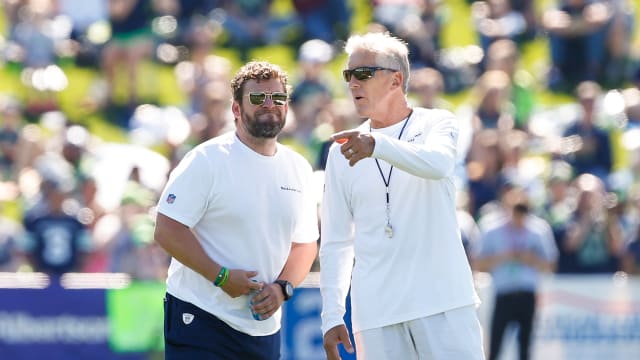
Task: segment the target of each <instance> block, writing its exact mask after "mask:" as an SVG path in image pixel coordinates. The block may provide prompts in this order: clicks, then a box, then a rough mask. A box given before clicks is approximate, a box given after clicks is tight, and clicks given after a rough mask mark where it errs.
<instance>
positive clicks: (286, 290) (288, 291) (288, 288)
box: [275, 280, 293, 301]
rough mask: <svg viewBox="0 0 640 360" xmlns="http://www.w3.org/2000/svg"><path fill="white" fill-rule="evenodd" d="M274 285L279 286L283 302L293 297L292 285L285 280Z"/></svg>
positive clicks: (277, 281)
mask: <svg viewBox="0 0 640 360" xmlns="http://www.w3.org/2000/svg"><path fill="white" fill-rule="evenodd" d="M275 283H276V284H278V285H280V288H281V289H282V295H284V301H287V300H289V299H291V297H292V296H293V285H292V284H291V283H290V282H288V281H287V280H276V281H275Z"/></svg>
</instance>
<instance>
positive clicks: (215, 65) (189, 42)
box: [174, 22, 231, 117]
mask: <svg viewBox="0 0 640 360" xmlns="http://www.w3.org/2000/svg"><path fill="white" fill-rule="evenodd" d="M217 37H218V34H217V33H216V30H215V29H214V28H213V27H212V26H211V24H210V23H208V22H197V23H194V24H192V28H191V31H190V32H189V35H188V36H187V37H186V39H185V40H186V43H185V44H186V46H187V48H188V54H189V58H187V59H184V60H183V61H180V62H179V63H178V64H177V65H176V67H175V69H174V73H175V76H176V80H177V82H178V85H179V86H180V90H182V92H183V93H184V95H185V97H186V99H187V106H186V110H185V111H186V114H187V116H189V117H191V116H192V115H194V114H198V113H203V111H204V108H205V103H206V102H207V101H208V98H209V97H210V95H211V94H210V93H209V90H211V89H210V84H211V83H212V82H214V83H216V82H217V83H223V84H228V83H229V73H230V71H231V62H230V61H229V60H228V59H226V58H224V57H222V56H219V55H217V54H216V53H215V47H214V44H215V41H216V39H217ZM226 92H227V91H223V93H221V94H219V96H221V97H225V95H228V94H226ZM226 98H228V97H226Z"/></svg>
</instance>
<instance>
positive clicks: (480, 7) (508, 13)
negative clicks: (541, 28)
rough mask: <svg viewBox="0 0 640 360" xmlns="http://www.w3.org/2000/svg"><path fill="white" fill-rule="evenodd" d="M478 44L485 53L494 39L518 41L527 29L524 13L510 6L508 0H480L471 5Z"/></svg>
mask: <svg viewBox="0 0 640 360" xmlns="http://www.w3.org/2000/svg"><path fill="white" fill-rule="evenodd" d="M471 15H472V16H473V20H474V24H475V29H476V32H477V33H478V35H479V37H480V46H481V47H482V50H484V52H485V53H486V52H487V50H488V49H489V46H490V45H491V44H492V43H493V42H494V41H496V40H499V39H509V40H513V41H516V42H517V41H519V39H520V38H522V37H524V34H525V33H526V31H527V21H526V19H525V17H524V15H523V14H522V13H520V12H518V11H516V10H514V9H513V8H512V7H511V2H510V0H481V1H476V2H474V3H473V4H472V5H471Z"/></svg>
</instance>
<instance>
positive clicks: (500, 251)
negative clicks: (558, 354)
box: [472, 187, 557, 360]
mask: <svg viewBox="0 0 640 360" xmlns="http://www.w3.org/2000/svg"><path fill="white" fill-rule="evenodd" d="M502 202H503V203H502V206H504V208H505V209H504V213H505V216H503V217H502V218H498V219H495V220H494V221H493V222H492V223H491V224H490V225H488V226H487V227H485V228H483V229H482V236H481V240H480V244H479V246H478V250H477V252H475V253H474V256H473V260H472V263H473V265H474V268H475V269H476V270H478V271H486V272H490V273H491V276H492V284H493V288H494V291H495V303H494V309H493V315H492V317H491V332H490V345H489V356H488V359H490V360H495V359H498V356H499V354H500V350H501V347H502V340H503V337H504V333H505V330H506V328H507V326H508V325H510V324H512V323H515V324H517V325H518V351H519V359H521V360H526V359H530V358H531V355H530V353H529V350H530V343H531V334H532V329H533V323H534V316H535V309H536V291H537V289H538V284H539V282H540V276H541V274H543V273H549V272H552V271H553V267H554V264H555V261H556V257H557V249H556V246H555V243H554V241H553V235H552V233H551V228H550V227H549V225H548V224H547V223H546V222H545V221H544V220H542V219H541V218H538V217H536V216H535V215H533V214H532V213H531V211H530V204H529V200H528V198H527V196H526V195H525V193H524V191H523V190H522V189H521V188H518V187H513V188H511V189H509V190H508V191H506V192H505V194H504V196H503V198H502Z"/></svg>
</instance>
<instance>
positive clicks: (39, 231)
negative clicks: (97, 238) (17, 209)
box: [24, 213, 88, 274]
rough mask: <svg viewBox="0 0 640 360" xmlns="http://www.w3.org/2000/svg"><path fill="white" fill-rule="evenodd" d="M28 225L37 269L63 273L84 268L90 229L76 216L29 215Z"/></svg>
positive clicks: (26, 219)
mask: <svg viewBox="0 0 640 360" xmlns="http://www.w3.org/2000/svg"><path fill="white" fill-rule="evenodd" d="M24 227H25V230H26V232H27V237H28V239H29V241H30V244H29V246H28V247H29V249H30V253H31V255H32V256H33V259H34V261H35V263H34V266H35V270H36V271H42V272H45V273H48V274H62V273H65V272H69V271H78V270H80V269H79V267H80V260H81V253H82V252H84V251H85V250H86V249H87V240H88V232H87V228H86V226H85V225H84V224H83V223H81V222H80V221H79V220H78V219H77V218H76V217H75V216H71V215H66V214H49V213H43V214H39V215H34V216H28V217H26V218H25V219H24Z"/></svg>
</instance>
